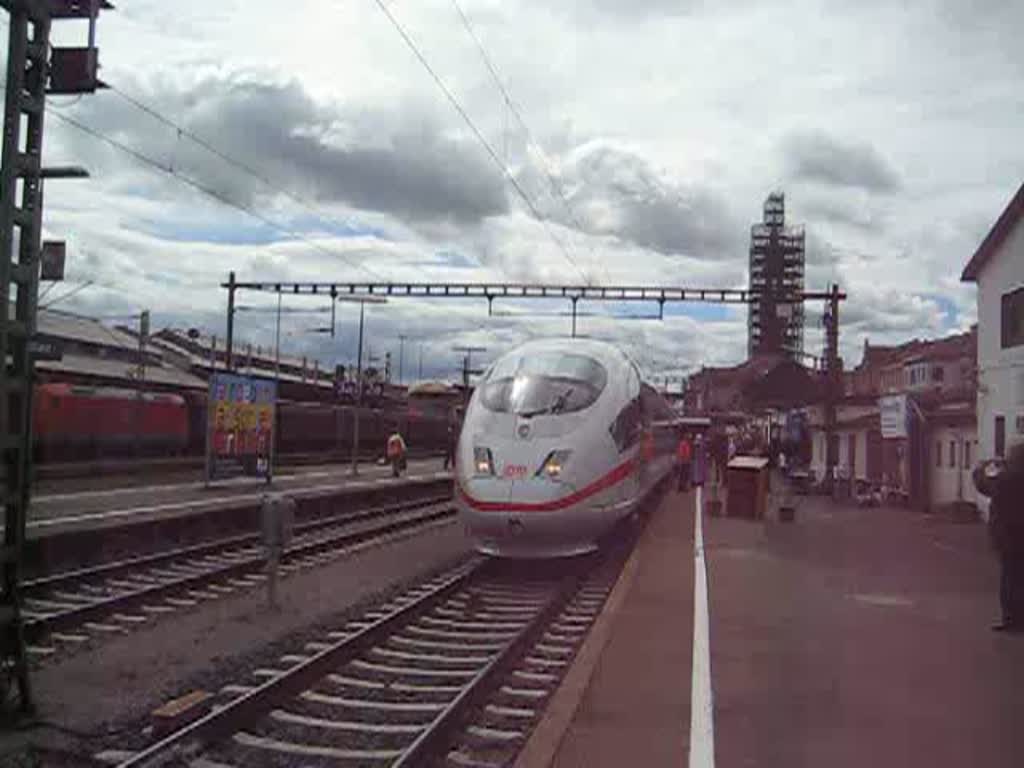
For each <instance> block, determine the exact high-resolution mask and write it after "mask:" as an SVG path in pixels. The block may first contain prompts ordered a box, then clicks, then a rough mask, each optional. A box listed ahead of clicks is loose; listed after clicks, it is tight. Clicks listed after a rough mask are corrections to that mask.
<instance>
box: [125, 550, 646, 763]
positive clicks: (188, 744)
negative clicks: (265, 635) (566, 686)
mask: <svg viewBox="0 0 1024 768" xmlns="http://www.w3.org/2000/svg"><path fill="white" fill-rule="evenodd" d="M630 538H631V537H630ZM629 543H631V542H629ZM626 549H628V544H627V543H623V544H622V545H620V546H618V547H614V548H613V550H614V551H611V552H607V551H606V552H605V553H602V554H600V555H593V556H589V557H587V558H583V559H576V560H574V561H570V562H564V561H563V562H556V563H546V564H543V565H537V564H536V563H528V564H519V563H507V562H506V563H501V562H495V561H488V560H482V559H474V560H471V561H469V562H466V563H463V564H461V565H459V566H456V568H455V569H453V570H451V571H448V572H446V573H443V574H441V575H439V576H435V577H434V578H432V579H430V580H425V581H423V582H421V583H419V584H417V585H414V586H413V587H411V588H410V589H408V590H406V591H404V592H402V593H399V594H398V595H396V596H395V597H393V598H392V599H391V600H389V601H388V602H386V603H385V604H383V605H382V606H380V607H378V608H374V609H372V610H370V611H369V612H367V613H365V614H364V615H362V616H361V617H359V618H358V619H355V620H352V621H349V622H348V623H347V624H345V625H344V626H342V627H340V628H338V629H337V630H334V631H329V632H325V634H324V636H323V637H322V639H321V640H319V641H315V642H307V643H306V644H305V645H304V646H302V647H299V648H297V649H296V651H295V652H294V653H292V654H288V655H284V656H281V657H280V658H279V659H278V660H277V661H276V663H273V664H272V665H271V666H270V667H261V668H256V669H253V670H252V671H251V673H250V677H249V678H248V679H244V680H242V681H241V682H235V683H231V684H228V685H225V686H224V687H223V688H222V690H221V691H220V695H219V700H218V701H216V702H215V706H214V708H213V710H212V711H211V712H210V713H209V714H207V715H205V716H204V717H202V718H201V719H199V720H196V721H195V722H193V723H192V724H191V725H188V726H186V727H184V728H182V729H180V730H178V731H177V732H175V733H172V734H170V735H168V736H166V737H165V738H163V739H161V740H160V741H157V742H156V743H153V744H150V745H148V746H143V747H142V748H140V749H138V750H137V751H135V752H134V753H131V754H130V756H127V757H125V759H123V761H122V762H121V763H120V768H139V767H140V766H156V765H166V764H171V763H173V764H179V762H177V761H185V762H181V763H180V764H190V765H192V766H196V767H197V768H198V767H200V766H205V767H206V768H213V767H214V766H216V767H217V768H226V767H230V766H243V765H244V766H282V765H303V766H327V765H331V766H346V765H391V766H425V765H444V766H451V767H452V768H490V767H491V766H495V767H496V766H499V765H504V764H507V762H508V761H509V760H510V759H511V757H512V756H514V754H515V753H516V752H518V750H519V749H520V748H521V746H522V744H523V743H524V742H525V739H526V737H527V735H528V733H529V731H530V729H531V728H532V725H533V723H534V721H535V719H536V718H538V717H539V716H540V714H541V712H542V710H543V706H544V703H545V702H546V700H547V698H548V697H549V696H550V694H551V693H552V692H553V690H554V688H555V686H556V685H557V684H558V681H559V680H560V678H561V676H562V674H563V673H564V672H565V671H567V669H568V667H569V664H570V662H571V660H572V658H573V656H574V654H575V652H576V649H577V648H578V646H579V644H580V643H581V642H582V639H583V637H584V636H585V635H586V633H587V631H588V630H589V627H590V624H591V623H592V622H593V620H594V619H595V618H596V616H597V615H598V613H599V612H600V610H601V607H602V606H603V603H604V600H605V597H606V596H607V594H608V592H609V591H610V590H611V587H612V584H613V582H614V580H615V578H616V576H617V574H618V572H619V570H620V568H621V564H622V562H623V560H624V554H625V550H626Z"/></svg>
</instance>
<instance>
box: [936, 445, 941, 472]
mask: <svg viewBox="0 0 1024 768" xmlns="http://www.w3.org/2000/svg"><path fill="white" fill-rule="evenodd" d="M935 466H936V467H939V468H940V469H941V468H942V441H941V440H936V441H935Z"/></svg>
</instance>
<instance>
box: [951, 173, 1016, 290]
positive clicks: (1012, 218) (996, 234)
mask: <svg viewBox="0 0 1024 768" xmlns="http://www.w3.org/2000/svg"><path fill="white" fill-rule="evenodd" d="M1022 217H1024V184H1021V185H1020V189H1018V190H1017V194H1015V195H1014V196H1013V199H1011V200H1010V202H1009V204H1008V205H1007V206H1006V208H1005V209H1004V210H1003V212H1002V213H1001V214H999V218H998V219H996V223H995V224H993V225H992V229H990V230H989V232H988V234H987V235H985V239H984V240H982V241H981V245H979V246H978V250H976V251H975V252H974V255H973V256H972V257H971V260H970V261H969V262H967V266H966V267H964V271H963V274H961V275H960V279H961V280H962V281H964V282H972V281H974V280H977V279H978V273H980V272H981V270H982V269H983V268H984V266H985V264H986V263H988V260H989V259H991V258H992V254H994V253H995V252H996V251H997V250H999V246H1001V245H1002V244H1003V241H1004V240H1006V238H1007V236H1009V234H1010V232H1012V231H1013V228H1014V227H1015V226H1016V225H1017V223H1018V222H1019V221H1020V220H1021V218H1022Z"/></svg>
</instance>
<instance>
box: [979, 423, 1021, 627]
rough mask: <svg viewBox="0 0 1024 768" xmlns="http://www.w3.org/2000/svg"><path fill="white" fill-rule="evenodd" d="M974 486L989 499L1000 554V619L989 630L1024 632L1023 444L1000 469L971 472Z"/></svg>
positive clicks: (990, 464) (994, 465) (994, 466)
mask: <svg viewBox="0 0 1024 768" xmlns="http://www.w3.org/2000/svg"><path fill="white" fill-rule="evenodd" d="M991 470H996V471H997V472H998V473H997V474H996V473H995V472H992V471H991ZM974 484H975V486H976V487H977V488H978V491H980V492H981V493H983V494H984V495H986V496H989V497H990V498H991V499H992V501H991V505H990V506H989V527H990V532H991V534H992V543H993V544H994V546H995V549H996V552H998V553H999V562H1000V574H999V603H1000V607H1001V608H1002V614H1003V615H1002V621H1000V622H999V623H998V624H995V625H993V627H992V629H993V630H995V631H997V632H1015V633H1019V632H1024V505H1022V502H1021V500H1022V499H1024V443H1018V444H1017V445H1015V446H1013V448H1011V449H1010V455H1009V457H1008V458H1007V460H1006V462H1005V463H1004V464H1003V465H1002V467H1001V469H1000V467H999V465H998V463H997V462H985V463H983V464H981V465H980V466H979V467H978V468H977V469H975V470H974Z"/></svg>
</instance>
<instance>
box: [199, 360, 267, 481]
mask: <svg viewBox="0 0 1024 768" xmlns="http://www.w3.org/2000/svg"><path fill="white" fill-rule="evenodd" d="M276 405H277V382H275V381H271V380H268V379H260V378H256V377H253V376H238V375H235V374H230V373H214V374H212V375H211V376H210V388H209V396H208V400H207V430H206V478H207V480H208V481H209V480H217V479H221V478H225V477H238V476H249V477H263V478H266V479H267V480H270V479H271V477H272V476H273V467H272V457H273V446H274V421H275V419H274V416H275V411H276Z"/></svg>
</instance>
